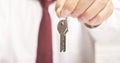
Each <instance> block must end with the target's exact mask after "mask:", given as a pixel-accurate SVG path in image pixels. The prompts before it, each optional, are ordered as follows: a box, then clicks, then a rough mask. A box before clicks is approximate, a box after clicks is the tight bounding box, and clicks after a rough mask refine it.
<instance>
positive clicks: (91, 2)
mask: <svg viewBox="0 0 120 63" xmlns="http://www.w3.org/2000/svg"><path fill="white" fill-rule="evenodd" d="M112 11H113V5H112V0H57V3H56V13H57V15H58V17H64V18H65V17H67V16H72V17H75V18H78V19H79V21H82V22H83V23H87V24H90V25H97V24H101V23H102V22H103V21H104V20H105V19H107V18H108V17H109V16H110V15H111V14H112Z"/></svg>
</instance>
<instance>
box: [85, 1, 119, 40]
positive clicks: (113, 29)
mask: <svg viewBox="0 0 120 63" xmlns="http://www.w3.org/2000/svg"><path fill="white" fill-rule="evenodd" d="M113 4H114V11H113V14H112V15H111V16H110V17H109V18H108V19H107V20H106V21H105V22H103V24H101V25H100V26H99V27H97V28H94V29H89V28H87V27H86V28H87V30H88V31H89V32H90V34H91V36H92V37H93V39H94V40H95V41H113V40H118V39H119V40H120V0H113Z"/></svg>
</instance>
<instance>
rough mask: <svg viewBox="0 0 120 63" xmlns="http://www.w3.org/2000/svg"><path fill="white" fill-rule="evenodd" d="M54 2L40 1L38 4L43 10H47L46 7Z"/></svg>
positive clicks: (52, 0) (49, 0)
mask: <svg viewBox="0 0 120 63" xmlns="http://www.w3.org/2000/svg"><path fill="white" fill-rule="evenodd" d="M54 1H55V0H40V3H41V5H42V7H43V8H48V6H49V5H50V4H51V3H52V2H54Z"/></svg>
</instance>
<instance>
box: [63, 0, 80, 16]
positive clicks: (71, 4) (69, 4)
mask: <svg viewBox="0 0 120 63" xmlns="http://www.w3.org/2000/svg"><path fill="white" fill-rule="evenodd" d="M78 1H79V0H75V1H74V0H66V2H65V5H64V7H63V8H62V11H61V16H62V17H66V16H68V15H70V14H71V12H72V11H73V10H74V9H75V7H76V6H77V3H78Z"/></svg>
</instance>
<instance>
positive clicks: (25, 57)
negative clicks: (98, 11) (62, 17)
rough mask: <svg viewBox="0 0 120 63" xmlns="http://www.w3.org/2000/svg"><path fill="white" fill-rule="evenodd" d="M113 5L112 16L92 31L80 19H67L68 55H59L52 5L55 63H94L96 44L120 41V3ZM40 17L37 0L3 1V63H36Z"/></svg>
mask: <svg viewBox="0 0 120 63" xmlns="http://www.w3.org/2000/svg"><path fill="white" fill-rule="evenodd" d="M113 2H114V4H115V5H114V6H115V10H114V12H113V14H112V15H111V16H110V17H109V18H108V19H107V20H106V21H105V22H104V23H103V24H102V25H100V26H99V27H98V28H95V29H89V28H87V27H85V26H84V25H83V24H81V23H80V22H79V21H78V20H77V19H75V18H72V17H68V29H69V31H68V33H67V34H66V48H67V51H66V52H65V53H60V44H59V43H60V36H59V33H58V31H57V24H58V22H59V18H58V17H57V16H56V13H55V10H54V9H55V2H54V3H53V4H51V5H50V6H49V13H50V16H51V21H52V35H53V37H52V38H53V63H94V60H95V52H94V51H95V50H94V44H95V42H96V41H99V42H105V41H106V42H109V41H112V40H115V39H116V38H118V37H119V38H120V36H119V35H120V21H119V20H120V18H119V17H120V3H119V1H118V0H114V1H113ZM117 3H118V4H117ZM41 17H42V8H41V6H40V5H39V2H38V1H37V0H0V63H35V61H36V51H37V39H38V30H39V24H40V21H41Z"/></svg>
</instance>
